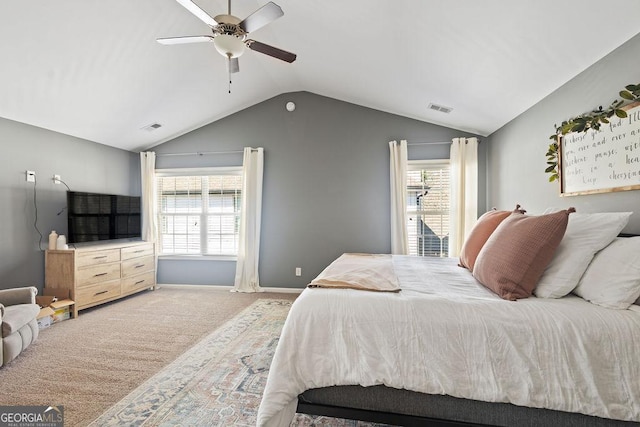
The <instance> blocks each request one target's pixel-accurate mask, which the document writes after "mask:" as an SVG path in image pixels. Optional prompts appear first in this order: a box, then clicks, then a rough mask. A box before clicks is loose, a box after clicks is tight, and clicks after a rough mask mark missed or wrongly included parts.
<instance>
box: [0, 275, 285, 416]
mask: <svg viewBox="0 0 640 427" xmlns="http://www.w3.org/2000/svg"><path fill="white" fill-rule="evenodd" d="M296 296H297V295H296V294H282V293H278V294H273V293H257V294H240V293H231V292H229V291H228V290H219V289H215V288H207V287H184V288H177V287H164V288H160V289H158V290H156V291H151V292H149V291H147V292H144V293H141V294H138V295H134V296H131V297H128V298H126V299H123V300H120V301H116V302H113V303H109V304H106V305H102V306H99V307H96V308H93V309H89V310H85V311H81V312H80V316H79V318H78V319H72V320H68V321H64V322H61V323H59V324H55V325H52V326H51V327H50V328H48V329H44V330H42V331H40V338H39V339H38V341H36V342H35V343H34V344H33V345H31V347H29V348H28V349H27V350H26V351H25V352H24V353H23V354H22V355H20V356H19V357H18V358H17V359H15V360H14V361H13V362H12V363H10V364H9V365H7V366H5V367H3V368H1V369H0V405H64V411H65V414H64V415H65V426H86V425H88V424H89V423H90V422H91V421H93V420H94V419H95V418H96V417H98V416H99V415H100V414H102V413H103V412H104V411H105V410H107V409H108V408H110V407H111V406H112V405H114V404H115V403H116V402H118V401H119V400H120V399H122V398H123V397H124V396H126V395H127V394H128V393H129V392H131V391H132V390H133V389H135V388H136V387H137V386H139V385H140V384H141V383H143V382H144V381H146V380H147V379H148V378H150V377H151V376H152V375H153V374H155V373H156V372H158V371H160V370H161V369H162V368H163V367H164V366H166V365H167V364H169V363H170V362H172V361H173V360H175V359H176V358H177V357H178V356H179V355H181V354H182V353H184V352H185V351H186V350H187V349H189V348H191V347H192V346H194V345H195V344H197V343H198V342H199V341H200V340H201V339H202V338H204V337H205V336H207V335H208V334H210V333H211V332H212V331H213V330H215V329H216V328H218V327H220V326H221V325H223V324H224V323H225V322H226V321H227V320H229V319H231V318H232V317H233V316H235V315H236V314H237V313H239V312H240V311H242V310H243V309H244V308H246V307H248V306H249V305H250V304H251V303H253V302H254V301H256V300H257V299H261V298H274V299H290V300H293V299H295V297H296Z"/></svg>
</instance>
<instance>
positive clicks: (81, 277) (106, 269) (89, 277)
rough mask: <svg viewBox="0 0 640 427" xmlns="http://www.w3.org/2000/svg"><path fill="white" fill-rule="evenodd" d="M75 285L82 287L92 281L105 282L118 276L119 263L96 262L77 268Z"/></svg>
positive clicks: (90, 283)
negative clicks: (89, 265)
mask: <svg viewBox="0 0 640 427" xmlns="http://www.w3.org/2000/svg"><path fill="white" fill-rule="evenodd" d="M76 278H77V282H76V283H77V286H78V287H83V286H88V285H92V284H94V283H100V282H106V281H109V280H114V279H119V278H120V263H119V262H116V263H112V264H98V265H94V266H91V267H83V268H80V269H78V272H77V274H76Z"/></svg>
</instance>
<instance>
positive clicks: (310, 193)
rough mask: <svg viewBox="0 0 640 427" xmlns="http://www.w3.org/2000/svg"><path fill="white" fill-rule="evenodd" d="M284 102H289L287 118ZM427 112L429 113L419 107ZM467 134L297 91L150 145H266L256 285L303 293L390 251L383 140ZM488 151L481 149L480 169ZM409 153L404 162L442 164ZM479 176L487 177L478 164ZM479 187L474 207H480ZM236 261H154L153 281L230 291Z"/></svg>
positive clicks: (424, 150) (420, 149)
mask: <svg viewBox="0 0 640 427" xmlns="http://www.w3.org/2000/svg"><path fill="white" fill-rule="evenodd" d="M287 101H293V102H295V103H296V109H295V111H293V112H291V113H290V112H288V111H286V109H285V104H286V102H287ZM425 108H426V107H425ZM459 136H473V135H467V134H465V133H464V132H461V131H457V130H454V129H449V128H445V127H442V126H436V125H433V124H428V123H424V122H421V121H417V120H412V119H408V118H405V117H400V116H395V115H393V114H388V113H383V112H380V111H376V110H372V109H369V108H364V107H360V106H356V105H353V104H349V103H346V102H341V101H337V100H335V99H331V98H326V97H322V96H318V95H314V94H311V93H308V92H296V93H289V94H284V95H280V96H277V97H275V98H272V99H269V100H267V101H265V102H262V103H260V104H257V105H255V106H252V107H250V108H247V109H246V110H243V111H241V112H239V113H236V114H234V115H232V116H229V117H226V118H224V119H222V120H219V121H217V122H215V123H212V124H210V125H208V126H205V127H203V128H200V129H198V130H195V131H193V132H190V133H188V134H186V135H184V136H182V137H179V138H177V139H175V140H172V141H170V142H167V143H164V144H162V145H159V146H157V147H155V148H154V151H156V153H158V154H161V153H189V152H198V151H226V150H241V149H242V147H244V146H253V147H258V146H261V147H264V148H265V173H264V189H263V212H262V214H263V217H262V235H261V239H262V241H261V251H260V282H261V285H262V286H265V287H270V286H275V287H303V286H305V285H306V284H307V283H309V282H310V281H311V280H312V279H313V278H314V277H315V276H316V275H317V274H318V273H320V271H322V269H323V268H324V267H326V266H327V265H328V264H329V263H330V262H331V261H333V260H334V259H335V258H336V257H338V256H339V255H340V254H342V253H344V252H371V253H389V251H390V250H391V243H390V226H389V221H390V219H389V147H388V142H389V141H390V140H394V139H396V140H399V139H407V140H409V142H412V141H413V142H434V141H450V140H451V139H452V138H454V137H459ZM485 146H486V144H481V150H480V151H481V152H480V161H481V164H483V163H482V162H484V159H485V154H484V150H485V148H484V147H485ZM448 152H449V150H448V146H443V145H434V146H413V147H410V148H409V157H410V159H427V158H448ZM241 163H242V155H240V154H236V155H215V156H213V155H208V156H207V155H205V156H174V157H169V156H166V157H162V156H159V157H158V161H157V164H156V166H157V168H159V169H161V168H171V167H195V166H231V165H240V164H241ZM480 169H481V176H482V177H484V176H485V171H484V168H483V167H481V168H480ZM484 189H485V187H484V180H483V181H482V183H481V200H482V203H481V206H480V207H479V208H480V210H484V209H485V206H484V200H485V196H484ZM296 267H301V268H302V276H301V277H295V275H294V270H295V268H296ZM234 273H235V262H228V261H227V262H222V261H185V260H160V262H159V266H158V282H159V283H187V284H215V285H232V284H233V278H234Z"/></svg>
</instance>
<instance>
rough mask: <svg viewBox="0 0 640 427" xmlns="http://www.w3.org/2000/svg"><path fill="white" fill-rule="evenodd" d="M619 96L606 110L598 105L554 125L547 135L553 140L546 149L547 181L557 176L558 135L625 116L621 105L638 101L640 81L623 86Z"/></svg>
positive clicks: (580, 130) (639, 99) (598, 126)
mask: <svg viewBox="0 0 640 427" xmlns="http://www.w3.org/2000/svg"><path fill="white" fill-rule="evenodd" d="M620 98H622V99H618V100H615V101H613V102H612V103H611V106H609V108H607V109H606V110H605V109H603V108H602V106H600V107H598V109H597V110H593V111H591V112H588V113H584V114H581V115H579V116H577V117H574V118H572V119H569V120H566V121H564V122H562V124H561V125H560V126H557V125H554V126H555V128H556V132H555V133H554V134H553V135H551V136H550V137H549V139H551V140H552V141H553V142H552V143H551V144H549V150H547V168H546V169H545V172H546V173H548V174H551V175H550V176H549V182H553V181H555V180H557V179H558V177H559V175H558V136H561V135H566V134H568V133H571V132H586V131H588V130H589V129H593V130H594V131H598V130H600V126H601V125H602V124H608V123H609V119H610V118H611V117H613V116H616V117H619V118H621V119H624V118H625V117H627V112H626V111H625V110H624V109H623V107H624V106H625V105H627V104H630V103H631V102H635V101H640V83H639V84H635V85H633V84H632V85H627V86H625V88H624V90H621V91H620Z"/></svg>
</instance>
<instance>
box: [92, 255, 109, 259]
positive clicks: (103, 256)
mask: <svg viewBox="0 0 640 427" xmlns="http://www.w3.org/2000/svg"><path fill="white" fill-rule="evenodd" d="M106 257H107V256H106V255H102V256H94V257H93V259H102V258H106Z"/></svg>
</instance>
